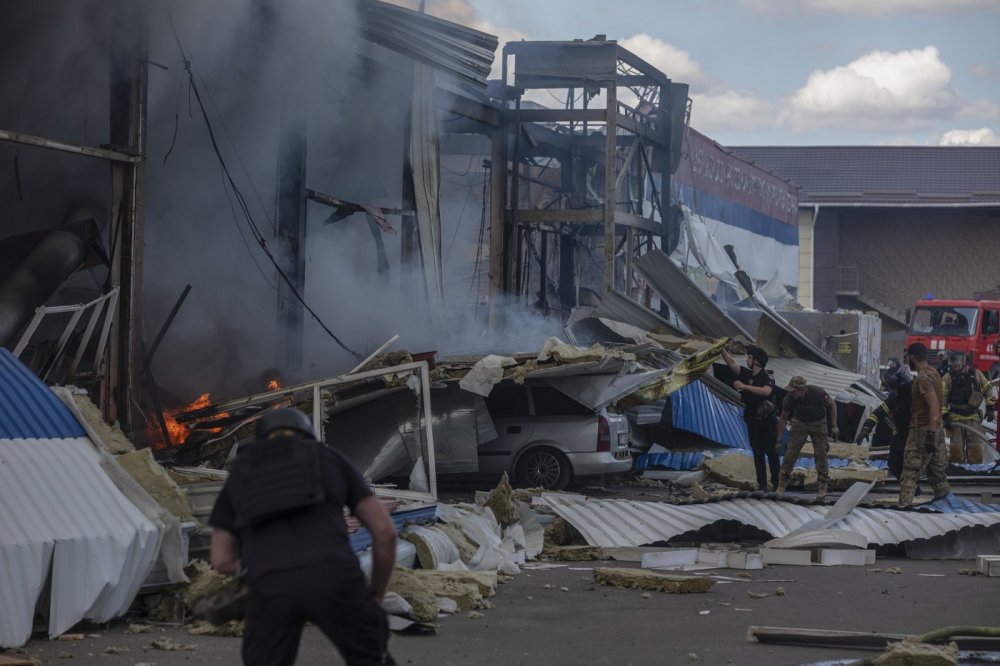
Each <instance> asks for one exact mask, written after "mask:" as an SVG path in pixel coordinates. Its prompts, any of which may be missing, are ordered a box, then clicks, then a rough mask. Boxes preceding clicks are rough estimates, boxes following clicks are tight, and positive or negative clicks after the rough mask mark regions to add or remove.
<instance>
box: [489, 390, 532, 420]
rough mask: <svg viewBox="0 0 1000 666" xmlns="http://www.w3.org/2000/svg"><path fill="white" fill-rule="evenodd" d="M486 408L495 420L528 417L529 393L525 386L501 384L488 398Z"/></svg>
mask: <svg viewBox="0 0 1000 666" xmlns="http://www.w3.org/2000/svg"><path fill="white" fill-rule="evenodd" d="M486 408H487V409H489V410H490V416H492V417H493V418H495V419H496V418H505V417H506V418H509V417H513V416H527V415H528V391H527V389H526V388H525V387H524V385H523V384H515V383H513V382H501V383H499V384H497V385H496V386H494V387H493V390H492V391H490V394H489V396H487V397H486Z"/></svg>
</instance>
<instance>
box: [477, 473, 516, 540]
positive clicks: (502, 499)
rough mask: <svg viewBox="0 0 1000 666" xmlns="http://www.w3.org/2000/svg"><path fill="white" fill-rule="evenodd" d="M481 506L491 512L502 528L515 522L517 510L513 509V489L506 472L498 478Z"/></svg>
mask: <svg viewBox="0 0 1000 666" xmlns="http://www.w3.org/2000/svg"><path fill="white" fill-rule="evenodd" d="M483 506H485V507H488V508H489V509H490V510H492V511H493V515H494V516H495V517H496V519H497V522H498V523H500V525H501V526H503V527H507V526H508V525H513V524H514V523H516V522H517V520H518V515H517V509H515V508H514V500H513V489H512V488H511V487H510V479H508V478H507V472H504V473H503V476H502V477H500V482H499V483H498V484H497V486H496V488H494V489H493V490H492V491H491V492H490V494H489V496H488V497H487V498H486V501H485V502H484V503H483Z"/></svg>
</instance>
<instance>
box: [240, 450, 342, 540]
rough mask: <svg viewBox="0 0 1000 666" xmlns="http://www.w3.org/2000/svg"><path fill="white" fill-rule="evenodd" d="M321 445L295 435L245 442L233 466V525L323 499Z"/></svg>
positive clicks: (263, 517) (312, 503) (262, 518)
mask: <svg viewBox="0 0 1000 666" xmlns="http://www.w3.org/2000/svg"><path fill="white" fill-rule="evenodd" d="M321 447H322V445H321V444H320V443H319V442H316V441H311V440H305V439H299V438H297V437H296V438H276V439H260V440H257V441H255V442H253V443H251V444H248V445H247V446H244V447H243V448H242V449H241V450H240V452H239V454H238V455H237V456H236V461H235V463H234V465H233V470H232V475H233V479H232V480H233V482H234V485H235V487H234V489H233V490H234V492H233V504H234V505H235V507H236V527H246V526H247V525H253V524H256V523H260V522H263V521H265V520H269V519H271V518H274V517H277V516H279V515H281V514H283V513H285V512H287V511H292V510H294V509H299V508H303V507H307V506H312V505H315V504H319V503H321V502H323V501H324V500H325V499H326V492H325V489H324V487H323V469H322V461H321V455H322V451H321Z"/></svg>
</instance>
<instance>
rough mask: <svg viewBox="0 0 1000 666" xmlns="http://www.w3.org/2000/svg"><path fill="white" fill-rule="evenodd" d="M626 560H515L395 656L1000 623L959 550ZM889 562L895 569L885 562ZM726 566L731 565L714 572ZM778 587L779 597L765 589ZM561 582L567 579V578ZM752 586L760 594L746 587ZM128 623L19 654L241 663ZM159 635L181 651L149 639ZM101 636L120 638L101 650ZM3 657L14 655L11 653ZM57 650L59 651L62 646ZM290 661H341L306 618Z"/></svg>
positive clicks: (701, 654)
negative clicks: (918, 556)
mask: <svg viewBox="0 0 1000 666" xmlns="http://www.w3.org/2000/svg"><path fill="white" fill-rule="evenodd" d="M594 565H597V566H604V565H609V566H635V565H630V564H627V563H615V562H610V563H603V562H597V563H591V562H584V563H570V564H568V565H567V566H565V567H560V568H557V569H547V570H533V571H524V572H522V573H521V574H520V575H519V576H516V577H514V578H513V579H512V580H510V581H509V582H507V583H505V584H503V585H501V586H500V587H499V589H498V592H497V594H496V595H495V596H494V597H492V598H491V601H492V602H493V608H492V609H490V610H484V611H481V612H482V617H481V618H478V619H473V618H470V617H469V616H468V614H464V613H460V614H457V615H453V616H449V617H446V618H443V619H441V620H440V621H439V624H438V626H439V628H438V632H437V633H436V634H433V635H417V636H413V635H399V634H396V635H394V636H393V637H392V639H391V642H390V649H391V652H392V654H393V655H394V657H395V658H396V660H397V662H398V663H399V664H418V665H428V666H459V665H462V666H468V665H473V666H476V665H486V664H505V665H510V666H514V665H519V664H524V665H529V664H530V665H532V666H536V665H538V664H544V665H546V666H576V665H581V666H583V665H588V666H590V665H599V664H608V665H614V666H627V665H635V666H638V665H640V664H642V665H646V664H656V665H663V664H737V665H743V666H755V665H757V664H759V665H761V666H783V665H785V664H805V663H812V662H818V661H823V660H829V659H838V658H849V657H854V658H863V657H866V656H871V654H872V653H870V652H862V651H849V650H833V649H824V648H810V647H790V646H782V645H764V644H758V643H751V642H747V641H746V639H745V636H746V633H747V628H748V627H749V626H750V625H764V626H782V627H798V628H812V629H839V630H852V631H873V632H892V633H904V634H911V633H922V632H925V631H929V630H932V629H936V628H939V627H942V626H946V625H955V624H973V625H989V626H1000V605H998V604H997V603H996V599H997V596H1000V578H995V579H994V578H986V577H982V576H967V575H960V574H959V573H958V570H959V569H961V568H966V567H970V566H974V564H973V563H971V562H968V561H955V560H949V561H920V560H907V559H879V560H877V562H876V564H875V565H874V566H872V567H846V566H844V567H819V566H813V567H792V566H769V567H766V568H765V569H763V570H759V571H752V572H749V573H750V574H751V578H750V579H749V580H748V581H746V582H719V583H717V584H716V586H715V587H714V588H713V589H712V590H710V591H709V592H707V593H704V594H688V595H672V594H664V593H655V592H654V593H650V594H649V595H648V598H647V597H644V596H643V593H642V592H640V591H636V590H622V589H617V588H611V587H605V586H601V585H595V584H594V583H593V580H592V568H593V566H594ZM891 567H898V568H899V570H900V571H901V573H889V572H888V571H887V570H888V569H889V568H891ZM718 573H720V574H722V575H728V576H731V575H732V574H734V573H735V572H734V571H732V570H719V571H718ZM779 587H781V588H783V590H784V592H785V594H784V596H777V595H775V594H774V593H775V590H776V589H777V588H779ZM562 588H566V589H565V590H563V589H562ZM749 592H754V593H768V594H769V595H770V596H767V597H765V598H752V597H751V596H749V594H748V593H749ZM125 626H126V625H125V623H123V622H121V621H118V622H115V623H113V624H111V625H109V626H108V627H105V628H101V629H94V630H87V634H88V635H87V636H85V637H84V639H83V640H78V641H47V640H34V641H32V642H30V643H29V644H28V645H27V646H26V652H27V654H28V655H31V656H35V657H38V658H40V659H41V660H42V661H43V663H45V664H66V665H68V666H72V664H80V663H83V664H102V665H106V666H117V665H128V666H135V665H136V664H147V665H149V664H156V666H173V665H179V664H191V663H196V664H239V663H240V660H239V639H237V638H214V637H206V636H190V635H188V634H187V633H186V632H185V631H183V630H182V629H179V628H174V627H164V626H159V627H156V628H155V629H154V631H153V633H148V634H127V633H125ZM162 636H167V637H169V638H171V639H172V640H173V641H175V642H178V643H186V644H193V645H196V646H197V647H195V648H194V649H193V650H190V651H178V652H165V651H161V650H154V649H152V648H150V647H149V644H150V642H151V641H152V639H154V638H157V637H162ZM108 648H116V649H117V650H122V649H124V650H125V651H121V652H120V653H117V654H106V653H105V652H106V651H107V649H108ZM7 654H8V655H9V654H10V653H7ZM60 655H62V656H60ZM297 663H299V664H317V663H327V664H330V663H332V664H342V663H343V662H342V661H341V660H340V659H339V657H338V656H337V655H335V651H334V649H333V648H332V646H330V645H329V644H328V643H327V642H326V639H325V638H324V637H323V636H322V635H321V634H320V633H319V632H318V631H317V630H316V629H315V628H313V627H307V628H306V631H305V634H304V636H303V640H302V646H301V650H300V653H299V659H298V662H297Z"/></svg>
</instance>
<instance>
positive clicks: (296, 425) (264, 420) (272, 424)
mask: <svg viewBox="0 0 1000 666" xmlns="http://www.w3.org/2000/svg"><path fill="white" fill-rule="evenodd" d="M275 430H295V431H298V432H300V433H302V434H303V435H305V436H306V437H309V438H310V439H317V437H316V431H315V430H314V429H313V424H312V419H310V418H309V417H308V416H306V415H305V413H304V412H302V411H300V410H298V409H295V408H294V407H285V408H282V409H272V410H271V411H269V412H267V413H266V414H264V415H263V416H261V417H260V419H258V420H257V433H256V434H257V439H264V438H265V437H267V436H268V434H270V433H271V432H273V431H275Z"/></svg>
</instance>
